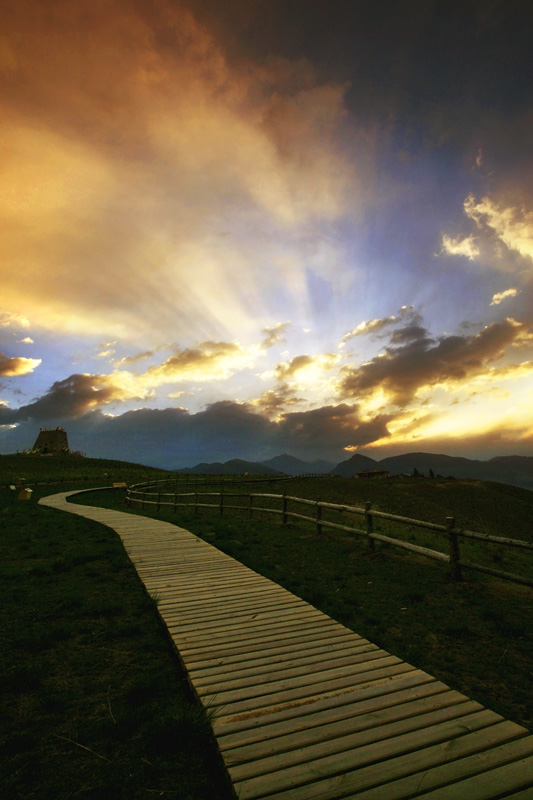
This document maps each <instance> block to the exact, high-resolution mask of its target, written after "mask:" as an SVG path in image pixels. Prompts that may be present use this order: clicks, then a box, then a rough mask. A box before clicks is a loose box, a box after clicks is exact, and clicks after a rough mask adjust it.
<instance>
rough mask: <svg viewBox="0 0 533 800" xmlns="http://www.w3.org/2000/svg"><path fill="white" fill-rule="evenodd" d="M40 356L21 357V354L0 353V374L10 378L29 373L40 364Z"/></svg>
mask: <svg viewBox="0 0 533 800" xmlns="http://www.w3.org/2000/svg"><path fill="white" fill-rule="evenodd" d="M41 362H42V359H40V358H23V357H22V356H15V357H10V356H6V355H4V354H3V353H0V376H1V377H3V378H11V377H14V376H20V375H30V373H32V372H33V371H34V369H36V368H37V367H38V366H39V364H41Z"/></svg>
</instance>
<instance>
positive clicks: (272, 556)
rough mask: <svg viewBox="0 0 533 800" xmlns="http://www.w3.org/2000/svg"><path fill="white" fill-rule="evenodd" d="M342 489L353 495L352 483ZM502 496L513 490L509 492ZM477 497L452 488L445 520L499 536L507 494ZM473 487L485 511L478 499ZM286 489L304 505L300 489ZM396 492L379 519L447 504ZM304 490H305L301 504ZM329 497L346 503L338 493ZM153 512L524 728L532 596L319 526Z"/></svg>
mask: <svg viewBox="0 0 533 800" xmlns="http://www.w3.org/2000/svg"><path fill="white" fill-rule="evenodd" d="M350 483H351V485H352V486H353V485H354V484H355V483H356V482H354V481H351V482H350ZM332 484H333V487H334V488H333V490H332V492H333V491H334V492H339V493H340V491H341V484H340V483H339V482H338V481H333V482H332ZM347 488H348V489H349V488H350V487H349V486H348V487H347ZM506 488H509V489H511V490H512V491H513V493H514V492H515V490H514V487H505V489H506ZM365 489H366V492H365V493H368V492H372V491H375V492H379V491H381V492H386V491H387V487H376V489H374V487H373V486H367V487H364V488H363V487H358V489H357V491H361V492H363V491H365ZM474 489H475V491H474V494H473V495H472V497H471V499H470V500H469V499H468V487H463V489H461V487H459V486H457V487H454V489H453V492H452V494H451V500H452V508H451V509H450V511H451V512H452V513H454V514H456V515H457V516H458V517H459V518H460V524H461V525H463V526H465V527H466V526H467V525H468V526H470V527H473V522H472V518H470V519H469V514H468V509H470V510H471V511H472V509H473V512H472V513H473V514H475V515H476V517H477V518H478V521H481V522H483V521H485V522H486V524H487V525H489V524H490V526H491V530H494V532H499V533H500V535H502V534H503V531H502V530H501V527H505V525H506V524H508V520H509V517H508V516H507V517H506V516H505V514H503V513H502V515H501V518H502V520H501V526H500V527H498V524H497V523H498V519H497V518H496V517H495V514H494V510H493V506H494V505H495V506H496V507H499V505H500V502H503V500H502V497H503V498H505V497H506V492H505V490H504V489H500V488H499V487H498V485H496V490H495V492H492V491H491V486H488V488H487V487H486V486H485V487H481V488H480V487H478V486H475V487H474ZM478 490H479V493H480V494H481V496H482V497H484V504H483V502H482V500H481V499H479V500H478V494H477V492H478ZM258 491H267V492H268V491H279V489H278V490H276V489H275V488H274V486H272V488H271V489H270V490H269V489H268V488H261V489H259V490H258ZM290 491H291V492H293V491H294V494H297V492H299V493H301V495H300V496H306V495H305V494H303V492H304V491H306V487H305V484H304V483H302V482H300V483H299V485H298V486H297V487H296V489H294V488H293V489H291V490H290ZM399 491H401V493H402V494H401V495H400V497H403V500H401V503H403V506H402V505H401V504H400V505H398V504H397V505H396V506H395V507H394V505H393V503H392V502H390V503H389V507H388V508H387V505H385V503H383V502H379V500H380V498H379V497H377V496H374V497H373V498H372V497H371V498H370V499H373V501H374V502H375V503H376V504H377V505H378V504H379V505H380V506H381V507H383V506H385V507H384V509H383V510H385V509H386V510H388V511H391V512H396V513H404V514H412V515H413V516H417V517H418V518H425V519H431V518H432V514H431V513H427V512H428V509H429V511H430V512H431V508H430V506H431V505H432V504H433V506H435V505H437V501H438V502H439V503H441V502H442V503H444V501H440V500H438V498H439V495H438V494H436V495H435V493H436V492H438V491H439V490H438V489H435V490H433V489H430V491H429V493H427V492H426V493H425V494H424V492H423V490H422V488H421V484H418V485H417V486H416V493H418V498H417V496H416V493H415V496H414V497H408V493H407V492H406V491H405V489H401V490H399ZM311 492H312V489H311V488H310V484H308V485H307V496H310V495H311ZM321 492H322V496H323V498H324V499H330V498H329V497H328V496H327V494H326V492H327V486H326V483H325V480H324V481H323V482H322V484H321ZM516 492H517V493H516V495H515V494H513V498H514V500H515V504H514V507H513V508H514V511H513V513H514V518H513V519H514V526H515V535H516V533H518V530H516V529H517V528H519V529H520V533H521V534H522V537H523V538H526V537H525V536H524V533H525V532H526V527H525V526H526V519H525V517H524V515H527V513H529V508H530V505H529V504H530V502H531V501H530V499H529V495H530V493H528V492H526V491H525V490H516ZM520 493H521V494H520ZM500 495H501V496H500ZM391 497H392V493H391V492H390V491H389V493H388V495H387V496H386V497H385V499H389V501H390V499H391ZM428 498H429V499H428ZM432 498H434V499H433V500H432ZM335 499H336V500H337V501H338V502H342V500H341V499H340V496H339V497H338V498H335ZM356 499H357V498H356ZM448 499H450V498H448ZM78 500H79V502H82V503H83V502H87V503H94V504H95V505H107V506H113V507H116V508H119V509H122V510H129V509H127V507H126V506H125V505H124V499H123V497H120V495H119V494H117V493H116V494H112V493H109V492H107V493H101V494H95V495H94V496H90V495H86V496H83V495H81V496H79V498H78ZM430 501H431V502H430ZM344 502H351V503H353V502H354V498H353V497H349V498H347V497H346V495H345V499H344ZM391 505H392V506H393V507H392V508H391ZM484 505H485V507H486V514H485V515H484V514H483V509H484ZM416 508H419V509H420V508H421V509H422V512H426V515H425V517H424V516H423V513H419V514H416V515H415V514H413V510H414V509H416ZM445 508H446V509H447V508H449V505H448V504H447V503H444V505H442V507H441V506H438V507H437V508H436V509H435V508H433V515H437V517H438V518H437V519H434V521H442V519H441V517H442V516H443V515H444V514H443V512H444V509H445ZM517 508H519V509H520V513H519V512H518V511H517V510H516V509H517ZM136 513H139V512H138V511H137V512H136ZM143 513H146V514H150V513H151V512H150V511H149V510H146V511H145V512H143ZM448 513H450V512H448ZM152 514H153V515H154V516H158V517H159V518H164V519H168V520H170V521H174V522H176V523H177V524H179V525H182V526H183V527H185V528H187V529H188V530H191V531H193V532H194V533H196V534H198V535H200V536H201V537H202V538H204V539H205V540H206V541H209V542H211V543H212V544H213V545H214V546H216V547H218V548H220V549H221V550H223V551H224V552H226V553H228V554H229V555H231V556H233V557H235V558H237V559H238V560H239V561H242V562H243V563H245V564H247V565H248V566H249V567H251V568H252V569H254V570H256V571H257V572H259V573H261V574H263V575H265V576H266V577H268V578H271V579H272V580H274V581H275V582H276V583H278V584H280V585H282V586H284V587H286V588H287V589H289V590H290V591H292V592H294V593H295V594H296V595H298V596H300V597H302V598H303V599H304V600H307V601H308V602H310V603H311V604H313V605H314V606H316V607H318V608H320V609H321V610H322V611H324V612H325V613H326V614H329V615H330V616H331V617H333V618H334V619H337V620H338V621H339V622H341V623H343V624H344V625H346V626H347V627H349V628H351V629H353V630H355V631H356V632H357V633H359V634H362V635H363V636H366V637H367V638H368V639H370V640H371V641H373V642H375V643H376V644H378V645H380V646H381V647H383V648H385V649H386V650H389V651H390V652H392V653H394V654H395V655H397V656H399V657H401V658H403V659H404V660H406V661H409V662H410V663H412V664H414V665H415V666H417V667H419V668H421V669H424V670H426V671H428V672H429V673H431V674H432V675H434V676H435V677H436V678H438V679H440V680H442V681H444V682H445V683H447V684H449V685H450V686H452V687H453V688H455V689H458V690H459V691H462V692H464V693H465V694H466V695H468V696H469V697H471V698H473V699H475V700H477V701H478V702H480V703H482V704H483V705H485V706H487V707H489V708H492V709H493V710H495V711H497V712H499V713H501V714H502V715H503V716H505V717H506V718H508V719H511V720H513V721H515V722H517V723H519V724H522V725H525V726H526V727H529V728H532V725H533V721H532V706H533V625H532V620H533V592H532V591H531V589H528V588H526V587H523V586H520V585H516V584H512V583H508V582H504V581H502V580H498V579H493V578H489V577H487V576H483V575H478V574H475V573H470V574H466V576H465V580H464V581H462V582H460V583H452V582H450V580H449V575H448V568H447V566H446V565H443V564H441V563H439V562H434V561H429V560H427V559H424V558H422V557H420V556H417V555H414V554H410V553H407V552H405V551H399V550H396V549H394V548H392V547H389V546H387V545H379V546H376V550H375V551H374V552H373V553H372V552H370V551H369V549H368V548H367V545H366V542H365V541H364V540H361V539H360V538H357V537H354V536H351V535H348V534H344V533H340V532H339V533H337V532H331V531H327V530H326V529H324V531H323V533H322V534H321V535H320V536H319V535H317V533H316V529H315V528H314V527H313V526H311V525H305V524H298V525H294V524H290V525H287V526H285V527H282V526H281V525H279V524H278V523H277V522H272V521H271V518H270V517H269V518H265V519H261V520H255V519H254V520H250V519H249V518H247V517H246V516H243V515H241V516H238V515H236V514H233V515H232V516H229V515H228V516H223V517H220V516H217V515H216V514H213V513H211V512H201V513H200V514H199V515H197V516H196V515H195V514H194V513H192V512H190V511H185V510H184V511H180V513H178V514H177V515H173V514H172V513H171V512H170V511H168V510H167V511H164V510H162V511H161V512H160V513H159V514H157V513H156V512H152ZM491 515H492V516H491ZM506 520H507V522H506ZM474 521H475V520H474ZM478 529H479V528H478ZM528 530H529V528H528Z"/></svg>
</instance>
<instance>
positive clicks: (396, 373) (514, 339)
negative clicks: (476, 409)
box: [338, 318, 528, 406]
mask: <svg viewBox="0 0 533 800" xmlns="http://www.w3.org/2000/svg"><path fill="white" fill-rule="evenodd" d="M398 333H399V334H400V336H398V335H396V334H398ZM396 334H395V340H396V341H398V342H399V343H400V346H398V347H389V348H387V349H386V350H385V351H384V352H383V353H380V354H379V355H378V356H376V357H375V358H373V359H372V360H371V361H369V362H367V363H366V364H363V365H361V366H360V367H349V366H346V367H343V368H342V369H341V372H340V381H339V387H338V392H339V396H340V397H341V398H343V399H346V398H356V399H359V398H366V397H368V396H369V395H373V394H374V393H376V392H378V393H382V395H383V397H384V398H386V399H387V401H388V402H392V403H393V404H395V405H398V406H405V405H407V404H409V403H410V402H411V401H412V400H413V399H414V398H415V396H416V395H417V393H419V392H421V391H423V390H424V391H425V390H428V389H430V388H432V387H435V386H437V385H442V384H450V385H456V384H461V383H463V382H465V381H467V380H470V379H471V378H473V377H475V376H477V375H480V374H483V373H484V372H485V370H486V369H487V368H489V367H490V364H491V363H492V362H494V361H496V360H497V359H499V358H502V357H503V355H504V354H505V353H506V351H507V350H508V348H510V347H512V346H513V345H514V344H515V343H520V342H521V341H522V340H523V337H524V336H527V335H528V330H527V329H526V326H524V325H523V324H521V323H519V322H517V321H516V320H514V319H512V318H509V319H506V320H504V321H502V322H494V323H492V324H491V325H487V326H486V327H485V328H484V329H483V330H482V331H481V332H480V333H478V334H475V335H472V336H442V337H441V338H440V339H438V340H437V341H434V340H433V339H430V338H429V337H428V336H427V332H426V331H425V330H424V329H423V328H420V327H418V326H415V327H414V328H413V327H411V328H410V329H409V331H408V336H407V337H402V336H401V331H399V332H396Z"/></svg>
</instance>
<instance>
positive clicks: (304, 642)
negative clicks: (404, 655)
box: [187, 630, 364, 672]
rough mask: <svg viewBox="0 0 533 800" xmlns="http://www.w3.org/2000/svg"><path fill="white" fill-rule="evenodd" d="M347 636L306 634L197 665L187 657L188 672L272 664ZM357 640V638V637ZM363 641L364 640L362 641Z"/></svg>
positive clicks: (347, 633) (343, 639)
mask: <svg viewBox="0 0 533 800" xmlns="http://www.w3.org/2000/svg"><path fill="white" fill-rule="evenodd" d="M349 634H350V631H345V632H343V631H337V630H333V631H331V630H328V631H324V632H322V633H321V634H320V639H319V640H317V637H316V636H314V634H312V633H311V634H306V635H303V636H299V637H297V638H296V637H295V638H292V639H289V640H288V641H285V642H283V641H281V642H280V644H279V646H278V645H277V640H274V642H273V644H271V645H268V644H267V645H265V646H263V647H260V648H255V649H252V650H251V649H247V650H242V649H240V650H239V652H238V653H235V654H232V655H230V654H228V653H219V654H218V655H214V656H212V657H209V658H207V657H204V658H203V659H201V660H200V661H198V662H197V663H195V661H194V659H193V657H192V656H190V657H188V659H187V664H188V669H189V671H190V672H193V671H198V670H202V671H203V670H205V669H211V668H213V669H215V668H217V669H218V668H219V667H221V666H224V665H225V664H228V665H231V664H235V663H237V664H241V663H242V665H243V668H245V667H246V664H247V663H248V662H254V663H255V662H261V661H263V659H265V663H268V660H269V659H270V660H273V661H274V663H276V662H277V659H278V654H279V656H280V657H282V656H283V654H286V653H291V652H293V653H294V654H295V656H297V654H298V653H299V652H301V651H306V652H307V651H308V650H309V651H311V650H313V649H314V648H315V647H316V646H317V645H316V642H317V641H320V644H321V646H322V647H326V648H327V647H328V645H329V646H331V647H333V646H336V645H337V644H340V643H343V644H345V643H346V642H347V641H349ZM358 638H359V637H358ZM363 641H364V640H363Z"/></svg>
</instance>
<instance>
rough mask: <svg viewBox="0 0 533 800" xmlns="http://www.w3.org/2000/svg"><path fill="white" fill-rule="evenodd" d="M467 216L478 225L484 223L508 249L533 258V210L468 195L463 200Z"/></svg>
mask: <svg viewBox="0 0 533 800" xmlns="http://www.w3.org/2000/svg"><path fill="white" fill-rule="evenodd" d="M464 209H465V213H466V215H467V217H470V219H473V220H474V221H475V222H476V223H477V225H478V226H479V227H481V226H482V225H486V226H487V227H488V228H490V229H491V230H492V231H494V233H495V234H496V236H497V237H498V238H499V239H500V241H501V242H503V244H505V246H506V247H507V248H509V250H515V251H516V252H518V253H520V255H521V256H524V257H526V258H530V259H533V211H527V210H526V208H525V207H524V206H505V205H504V204H503V203H498V202H496V201H495V200H492V199H491V198H490V197H483V198H482V199H481V200H479V201H478V200H476V198H475V197H474V196H473V195H469V196H468V197H467V198H466V200H465V202H464Z"/></svg>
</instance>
